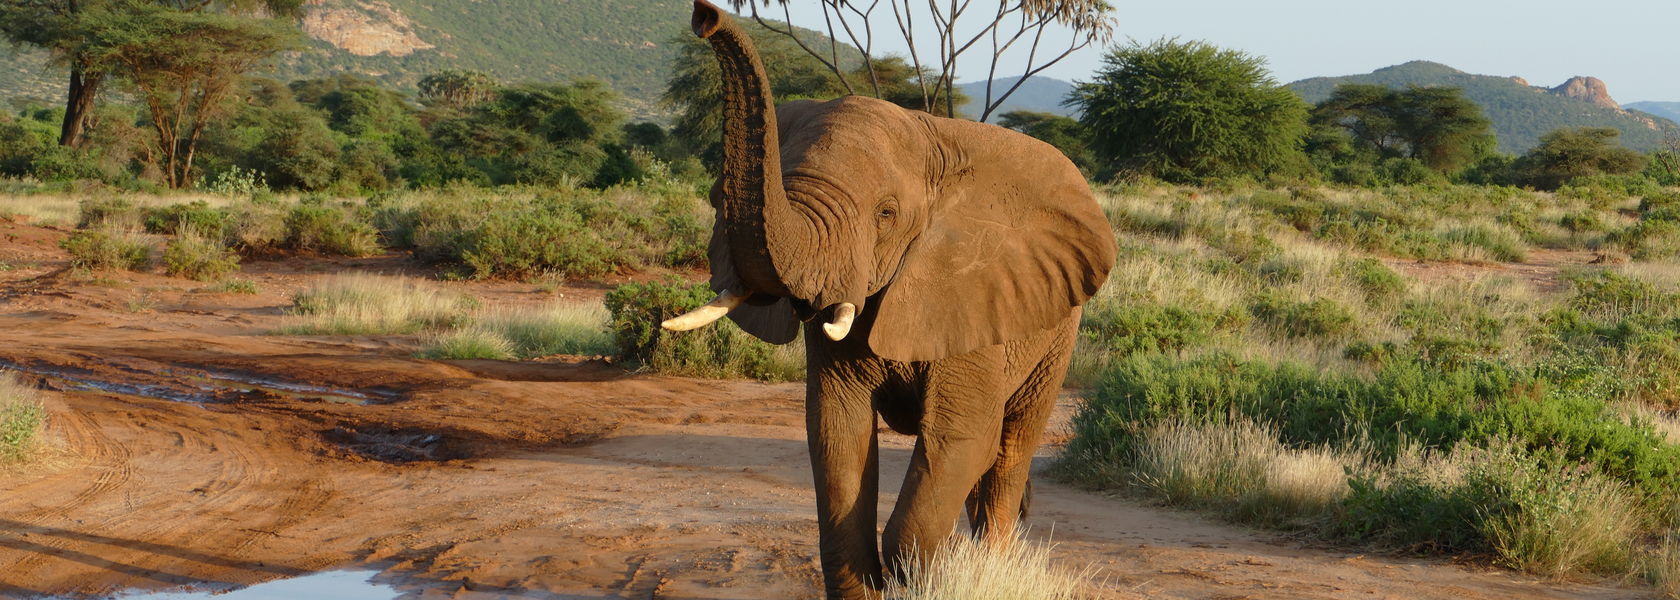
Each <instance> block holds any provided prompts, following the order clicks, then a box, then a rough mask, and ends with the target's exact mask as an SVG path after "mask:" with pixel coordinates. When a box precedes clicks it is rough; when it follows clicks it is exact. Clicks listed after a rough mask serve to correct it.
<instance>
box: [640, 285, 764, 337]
mask: <svg viewBox="0 0 1680 600" xmlns="http://www.w3.org/2000/svg"><path fill="white" fill-rule="evenodd" d="M746 301H747V295H746V294H740V295H736V294H731V293H729V290H724V291H722V292H720V293H719V294H718V295H717V297H716V298H713V299H712V301H711V302H707V303H706V305H705V306H702V307H700V308H696V309H694V310H691V311H688V312H685V313H683V314H680V315H677V316H675V317H671V318H669V319H666V320H665V322H663V323H660V324H659V326H660V327H664V328H666V329H669V330H671V331H688V330H690V329H697V328H700V327H704V326H706V325H709V324H711V322H712V321H716V320H718V319H721V318H723V316H724V315H727V314H729V311H731V310H734V309H735V307H737V306H740V305H741V303H742V302H746Z"/></svg>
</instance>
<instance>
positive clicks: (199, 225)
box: [140, 200, 228, 235]
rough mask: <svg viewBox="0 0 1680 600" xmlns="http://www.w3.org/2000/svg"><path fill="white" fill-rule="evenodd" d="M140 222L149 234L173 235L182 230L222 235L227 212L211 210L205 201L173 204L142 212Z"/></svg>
mask: <svg viewBox="0 0 1680 600" xmlns="http://www.w3.org/2000/svg"><path fill="white" fill-rule="evenodd" d="M140 220H141V223H142V224H143V225H145V227H146V231H147V232H148V233H157V234H164V235H173V234H175V233H177V232H179V231H181V230H182V229H192V230H195V231H198V232H200V233H204V234H212V233H213V234H217V235H220V233H221V232H222V229H223V227H224V226H225V225H226V224H227V221H228V215H227V213H225V212H222V211H220V210H216V209H214V208H210V205H209V204H208V203H206V202H204V201H203V200H198V201H195V202H193V203H191V204H171V205H168V206H160V207H156V208H146V209H143V210H141V211H140Z"/></svg>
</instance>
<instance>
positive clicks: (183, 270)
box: [163, 229, 239, 281]
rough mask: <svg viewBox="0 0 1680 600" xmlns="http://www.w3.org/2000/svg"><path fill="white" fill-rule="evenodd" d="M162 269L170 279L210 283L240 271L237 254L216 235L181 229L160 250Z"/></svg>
mask: <svg viewBox="0 0 1680 600" xmlns="http://www.w3.org/2000/svg"><path fill="white" fill-rule="evenodd" d="M163 269H164V272H165V273H168V274H169V275H170V276H172V277H186V278H188V279H196V280H198V281H211V280H215V279H221V278H222V277H225V276H227V274H229V273H232V272H234V271H237V270H239V255H238V254H235V253H234V252H233V251H232V250H229V249H228V247H227V246H223V245H222V240H221V238H220V237H219V236H210V235H205V234H202V233H199V231H198V230H196V229H182V230H180V233H179V234H177V235H176V236H175V239H172V240H169V243H167V244H165V245H164V247H163Z"/></svg>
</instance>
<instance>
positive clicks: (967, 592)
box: [881, 533, 1091, 600]
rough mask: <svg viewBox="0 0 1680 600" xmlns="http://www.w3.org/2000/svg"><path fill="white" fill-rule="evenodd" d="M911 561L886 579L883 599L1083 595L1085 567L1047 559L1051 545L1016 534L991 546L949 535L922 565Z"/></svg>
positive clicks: (1077, 599) (1027, 599)
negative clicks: (899, 574) (1060, 564)
mask: <svg viewBox="0 0 1680 600" xmlns="http://www.w3.org/2000/svg"><path fill="white" fill-rule="evenodd" d="M909 562H910V563H911V564H910V566H907V567H906V568H905V569H904V571H905V572H904V573H903V574H902V577H900V578H896V579H890V580H888V581H887V585H886V589H884V590H882V593H881V597H882V598H883V600H959V599H961V600H1082V599H1084V598H1089V597H1091V595H1090V594H1089V593H1088V592H1087V589H1086V585H1087V582H1088V581H1089V580H1090V577H1089V570H1088V569H1087V570H1085V571H1075V570H1069V569H1066V568H1062V567H1058V566H1056V565H1052V564H1050V545H1049V544H1046V543H1040V542H1034V541H1029V540H1027V539H1025V538H1023V537H1022V536H1021V535H1019V533H1017V534H1016V535H1014V536H1012V537H1011V538H1010V539H1009V540H1008V541H1007V542H1006V543H1004V544H1003V545H992V544H988V543H986V542H984V541H981V540H978V539H975V538H972V537H970V536H967V535H963V534H961V533H959V534H956V535H953V536H951V537H950V539H948V540H946V541H945V543H943V544H941V545H940V546H939V548H938V549H937V550H936V551H935V552H934V556H933V558H932V560H930V561H928V562H927V563H926V564H917V563H916V561H914V560H912V561H909Z"/></svg>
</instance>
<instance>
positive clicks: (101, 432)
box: [0, 220, 1648, 600]
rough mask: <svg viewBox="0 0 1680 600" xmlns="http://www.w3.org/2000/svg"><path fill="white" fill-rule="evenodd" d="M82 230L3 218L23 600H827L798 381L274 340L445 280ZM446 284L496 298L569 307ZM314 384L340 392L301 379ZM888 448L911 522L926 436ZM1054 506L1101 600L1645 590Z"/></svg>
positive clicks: (1050, 493) (888, 480)
mask: <svg viewBox="0 0 1680 600" xmlns="http://www.w3.org/2000/svg"><path fill="white" fill-rule="evenodd" d="M63 235H64V233H63V232H60V231H55V230H50V229H42V228H36V227H31V226H27V225H23V224H18V223H9V222H6V221H4V220H0V265H4V266H0V361H5V363H6V364H8V365H10V366H15V367H21V368H23V369H24V370H26V371H27V372H32V373H36V374H37V375H35V376H31V379H33V380H34V381H37V382H39V383H40V384H41V385H42V386H43V388H44V389H45V390H47V391H46V393H45V394H44V396H45V398H46V401H47V403H48V407H49V410H50V413H51V419H52V421H51V426H50V429H49V432H50V437H51V438H53V439H55V440H56V448H54V449H52V450H51V451H49V453H48V454H49V456H47V458H46V459H44V460H43V461H40V462H39V463H38V464H36V465H33V466H29V467H24V468H21V469H20V468H12V469H10V470H7V471H0V597H6V598H12V597H24V598H27V597H30V596H35V595H43V594H94V595H97V594H102V593H108V592H111V591H114V590H121V589H128V588H142V589H166V588H178V587H183V586H187V587H193V586H196V587H198V588H200V589H226V588H228V587H231V586H238V585H246V584H252V583H257V582H262V581H267V580H272V579H277V578H282V577H288V576H294V575H299V574H304V573H308V572H312V571H317V570H323V569H333V568H342V567H349V566H372V567H374V568H378V569H382V570H384V574H383V575H381V580H382V581H386V582H389V583H391V584H392V585H394V586H396V587H397V588H398V589H401V590H403V591H404V592H405V597H406V598H428V599H429V598H475V599H476V598H579V599H593V598H669V599H765V600H768V599H782V598H809V597H814V594H815V586H816V584H817V580H818V571H817V566H816V560H815V558H814V556H815V553H816V543H815V542H816V528H815V525H814V524H813V522H812V519H813V515H814V503H813V499H812V492H811V489H810V472H809V468H808V463H807V459H806V455H805V441H804V432H803V415H802V407H801V404H802V400H801V398H802V395H803V392H802V389H801V386H800V385H798V384H781V385H767V384H760V383H753V382H746V381H708V380H696V379H684V378H674V377H662V376H650V375H642V374H634V373H628V372H626V371H624V370H623V369H621V368H619V367H617V366H614V365H610V364H606V363H604V362H601V361H596V360H584V359H566V360H559V359H556V360H546V361H538V362H525V363H515V362H499V361H431V360H420V359H415V358H412V356H411V354H412V352H413V348H414V346H415V344H416V340H415V339H414V338H412V337H402V336H383V337H354V338H351V337H283V336H272V335H265V333H264V332H265V331H268V330H271V329H273V328H274V327H276V326H278V325H279V324H280V323H282V322H283V319H284V318H285V315H284V307H285V305H286V303H287V297H288V294H289V293H290V292H291V291H293V290H296V289H299V288H301V287H303V286H305V285H307V284H308V283H309V282H310V281H311V280H313V279H314V278H317V277H321V276H322V275H323V274H328V273H332V272H336V271H339V270H346V269H354V270H366V271H381V272H408V273H419V272H422V271H421V270H420V269H418V268H416V267H413V266H412V265H411V264H410V263H408V262H406V261H405V260H404V259H402V258H400V257H386V258H377V259H367V260H325V259H320V260H303V259H288V260H285V261H270V262H253V263H251V264H248V265H246V267H245V273H244V274H243V275H241V276H242V277H246V278H250V279H253V280H255V281H256V283H257V285H258V287H259V289H260V290H261V292H260V293H259V294H258V295H254V296H251V295H233V294H223V293H215V292H212V291H209V290H208V289H207V286H205V285H203V284H198V283H194V282H190V281H185V280H181V279H170V278H165V277H161V276H158V275H155V274H120V275H110V274H108V275H103V276H101V278H90V277H87V276H77V275H74V274H71V273H68V272H64V271H62V270H61V269H62V267H64V265H65V257H64V256H63V254H62V253H61V252H60V251H59V250H58V249H57V247H56V243H57V241H58V240H59V239H61V238H62V237H63ZM442 285H450V286H457V287H460V288H461V289H464V290H466V291H470V292H471V293H473V294H475V295H477V296H479V297H480V298H483V299H485V301H486V302H487V303H492V304H495V303H510V304H511V303H522V302H524V303H535V302H541V301H546V300H547V299H550V298H552V297H553V296H554V295H555V294H556V293H557V292H555V291H546V292H545V291H539V290H538V289H536V287H535V286H531V285H526V284H477V283H474V284H462V283H450V284H442ZM558 293H562V294H565V295H567V296H583V297H590V296H598V295H599V294H600V293H601V288H600V287H599V286H595V287H573V288H564V289H561V290H558ZM218 378H220V379H218ZM239 379H243V380H257V379H260V380H263V381H264V382H265V385H264V386H262V387H265V389H266V391H265V390H256V391H242V390H243V389H245V388H249V387H251V386H250V385H248V384H242V383H239V382H238V381H235V380H239ZM93 384H99V385H104V386H106V387H107V388H109V387H110V385H109V384H120V386H121V387H120V388H116V389H108V390H105V391H102V390H100V389H97V388H96V387H95V386H94V385H93ZM300 384H301V385H307V386H313V387H314V388H319V390H318V391H307V390H305V391H286V390H284V389H280V388H282V387H284V386H288V385H290V386H296V385H300ZM333 390H337V391H343V392H355V393H359V394H364V395H367V396H368V397H369V398H371V399H372V400H371V402H369V403H367V404H365V405H358V404H352V403H344V402H334V401H331V399H330V396H332V395H333V393H332V391H333ZM163 397H184V398H190V399H192V400H195V401H181V400H167V399H161V398H163ZM324 397H328V398H327V399H323V398H324ZM1076 402H1077V400H1076V399H1072V398H1070V399H1069V400H1068V401H1067V402H1066V404H1067V406H1064V407H1063V413H1064V414H1063V415H1062V417H1061V419H1060V421H1061V423H1060V424H1058V425H1054V426H1057V427H1065V419H1066V413H1068V412H1070V411H1071V410H1072V408H1073V406H1074V404H1075V403H1076ZM883 437H884V439H885V442H884V443H885V445H886V447H885V448H884V449H883V451H882V459H883V461H884V463H885V464H884V467H883V473H884V477H883V478H884V480H885V481H884V482H883V486H882V487H883V497H882V499H881V502H882V506H883V514H885V510H886V509H887V507H889V506H890V504H891V502H892V500H893V494H894V493H895V491H896V488H897V485H896V479H897V473H902V469H903V465H904V463H905V461H906V459H907V456H908V454H909V452H908V449H909V447H910V443H911V440H910V439H909V438H905V437H902V436H897V435H895V434H884V435H883ZM1053 453H1054V448H1047V449H1046V450H1045V452H1044V453H1043V454H1044V456H1043V457H1042V458H1041V459H1040V460H1041V462H1045V463H1047V462H1048V461H1049V460H1050V459H1049V457H1050V456H1052V455H1053ZM1033 508H1034V511H1035V514H1034V515H1032V517H1031V519H1030V520H1029V524H1030V525H1031V527H1032V530H1031V533H1030V535H1031V536H1032V537H1035V538H1052V539H1053V540H1054V542H1055V544H1056V546H1055V558H1056V561H1057V562H1058V563H1059V564H1061V565H1066V566H1069V567H1071V568H1082V567H1086V566H1090V567H1092V568H1093V570H1094V577H1093V582H1094V583H1093V587H1094V588H1095V590H1094V591H1095V592H1096V594H1097V596H1098V597H1102V598H1128V599H1130V598H1199V599H1215V598H1217V599H1233V600H1234V599H1239V598H1337V599H1340V598H1394V599H1402V598H1404V599H1412V598H1454V599H1485V598H1555V599H1563V598H1602V599H1609V598H1630V597H1645V596H1648V594H1647V593H1646V592H1643V591H1639V590H1636V589H1633V588H1626V587H1619V586H1618V585H1616V584H1615V583H1614V582H1596V583H1587V584H1583V583H1575V584H1566V583H1558V582H1544V581H1539V580H1536V579H1534V578H1530V577H1526V576H1521V575H1518V574H1514V573H1512V572H1509V571H1504V570H1498V569H1494V568H1491V567H1487V566H1485V565H1477V564H1454V563H1449V562H1442V561H1433V560H1423V559H1416V558H1406V557H1390V556H1381V555H1365V554H1362V553H1360V552H1357V551H1350V550H1347V549H1345V548H1343V549H1336V548H1327V547H1324V546H1322V545H1316V544H1313V543H1309V542H1302V541H1298V540H1293V539H1290V538H1287V537H1282V536H1279V535H1277V534H1271V533H1264V532H1255V531H1251V530H1246V529H1242V528H1238V527H1233V526H1230V525H1225V524H1221V523H1217V522H1214V521H1210V520H1207V519H1205V518H1203V517H1200V516H1197V515H1194V514H1190V513H1186V512H1180V511H1174V510H1169V509H1164V508H1159V507H1154V506H1149V505H1146V504H1141V503H1139V502H1138V501H1135V500H1132V499H1127V498H1119V497H1109V496H1104V495H1099V494H1094V493H1090V492H1087V491H1082V490H1079V489H1075V488H1072V487H1068V486H1065V485H1061V484H1058V483H1055V482H1053V481H1051V480H1050V479H1049V478H1047V477H1044V476H1040V477H1039V478H1038V482H1037V484H1036V493H1035V497H1034V503H1033Z"/></svg>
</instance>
